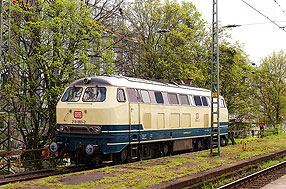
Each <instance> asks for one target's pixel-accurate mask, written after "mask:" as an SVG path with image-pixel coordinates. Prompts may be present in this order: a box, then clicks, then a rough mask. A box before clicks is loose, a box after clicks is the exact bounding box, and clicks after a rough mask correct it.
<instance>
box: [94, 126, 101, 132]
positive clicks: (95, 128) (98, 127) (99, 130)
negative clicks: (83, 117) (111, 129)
mask: <svg viewBox="0 0 286 189" xmlns="http://www.w3.org/2000/svg"><path fill="white" fill-rule="evenodd" d="M94 132H95V133H96V134H100V133H101V127H100V126H96V127H94Z"/></svg>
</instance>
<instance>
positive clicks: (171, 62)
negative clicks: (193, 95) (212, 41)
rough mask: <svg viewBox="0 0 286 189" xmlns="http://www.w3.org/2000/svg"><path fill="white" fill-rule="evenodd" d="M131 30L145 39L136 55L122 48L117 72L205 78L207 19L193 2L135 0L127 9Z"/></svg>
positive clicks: (135, 51)
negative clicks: (204, 19) (202, 65)
mask: <svg viewBox="0 0 286 189" xmlns="http://www.w3.org/2000/svg"><path fill="white" fill-rule="evenodd" d="M126 13H127V15H126V17H127V19H128V21H129V23H130V27H129V31H128V33H136V35H137V36H138V37H139V38H140V40H142V41H143V42H144V44H143V43H142V44H140V45H137V46H136V49H135V50H133V51H132V53H133V55H132V56H130V54H129V53H128V52H130V51H127V49H125V50H123V52H122V53H121V56H119V57H118V60H117V61H118V62H117V65H118V67H119V69H118V71H119V72H122V73H125V74H127V75H129V76H134V77H140V78H147V79H161V80H166V81H174V80H176V79H194V80H198V81H200V80H203V79H204V77H202V74H201V71H200V66H201V64H202V63H203V61H204V60H203V57H204V53H205V51H204V49H205V46H203V43H204V41H203V40H204V38H205V37H206V35H207V33H206V32H205V29H204V24H205V22H204V21H203V20H202V19H201V17H200V14H199V13H198V12H197V11H196V9H195V6H194V5H193V4H191V3H186V2H183V3H182V4H179V3H177V2H176V1H165V2H164V3H161V1H159V0H155V1H153V0H145V1H139V0H135V1H134V2H132V3H131V4H130V5H129V6H128V8H127V10H126Z"/></svg>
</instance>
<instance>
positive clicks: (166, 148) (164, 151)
mask: <svg viewBox="0 0 286 189" xmlns="http://www.w3.org/2000/svg"><path fill="white" fill-rule="evenodd" d="M168 152H169V147H168V145H167V144H163V156H167V155H168Z"/></svg>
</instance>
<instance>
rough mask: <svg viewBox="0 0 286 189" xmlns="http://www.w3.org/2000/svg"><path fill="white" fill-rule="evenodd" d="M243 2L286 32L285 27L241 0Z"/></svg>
mask: <svg viewBox="0 0 286 189" xmlns="http://www.w3.org/2000/svg"><path fill="white" fill-rule="evenodd" d="M241 1H242V2H243V3H245V4H246V5H248V6H249V7H250V8H252V9H253V10H255V11H256V12H258V13H259V14H260V15H262V16H263V17H265V18H266V19H268V20H269V21H270V22H272V23H273V24H275V25H276V26H277V27H278V28H280V29H282V30H283V31H284V32H286V30H285V27H281V26H279V25H278V24H277V23H276V22H275V21H274V20H272V19H270V18H269V17H268V16H266V15H265V14H263V13H262V12H260V11H259V10H257V9H256V8H255V7H253V6H252V5H250V4H249V3H247V2H246V1H244V0H241Z"/></svg>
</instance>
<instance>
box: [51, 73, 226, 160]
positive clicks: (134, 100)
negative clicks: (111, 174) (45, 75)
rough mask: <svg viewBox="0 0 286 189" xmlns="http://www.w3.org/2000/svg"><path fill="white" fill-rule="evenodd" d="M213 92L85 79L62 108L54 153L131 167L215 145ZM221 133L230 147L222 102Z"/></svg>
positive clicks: (72, 88)
mask: <svg viewBox="0 0 286 189" xmlns="http://www.w3.org/2000/svg"><path fill="white" fill-rule="evenodd" d="M210 95H211V92H210V90H207V89H202V88H196V87H191V86H187V85H178V84H174V83H173V84H170V83H164V82H158V81H149V80H143V79H136V78H128V77H123V76H95V77H89V78H83V79H79V80H77V81H75V82H73V83H71V84H70V85H69V86H68V87H67V89H66V90H65V92H64V94H63V96H62V97H61V99H60V100H59V102H58V105H57V110H56V112H57V134H56V138H55V141H54V142H52V143H51V145H50V149H51V151H53V152H56V151H60V152H63V153H65V154H68V155H69V157H70V158H71V160H72V161H73V162H75V163H100V162H107V161H108V162H127V161H131V160H133V159H147V158H153V157H158V156H164V155H167V154H171V153H174V152H178V151H185V150H193V151H194V150H201V149H207V148H209V145H210V123H211V115H210V114H211V108H210V105H211V104H210V103H211V102H210ZM219 105H220V128H221V129H220V130H221V139H222V141H221V142H222V145H225V144H226V143H227V141H228V140H227V134H228V110H227V108H226V105H225V101H224V99H223V98H222V97H220V99H219Z"/></svg>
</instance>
